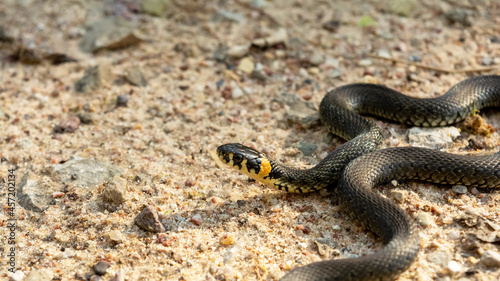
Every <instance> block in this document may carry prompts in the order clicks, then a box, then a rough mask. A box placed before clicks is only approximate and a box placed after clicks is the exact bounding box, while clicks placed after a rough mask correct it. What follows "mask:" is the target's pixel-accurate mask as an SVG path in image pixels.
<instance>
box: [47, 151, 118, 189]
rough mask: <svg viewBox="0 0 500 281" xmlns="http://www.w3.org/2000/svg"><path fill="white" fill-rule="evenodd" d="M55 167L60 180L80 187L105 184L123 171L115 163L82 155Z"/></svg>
mask: <svg viewBox="0 0 500 281" xmlns="http://www.w3.org/2000/svg"><path fill="white" fill-rule="evenodd" d="M53 167H54V172H55V175H56V176H58V177H60V181H62V182H64V183H71V184H74V185H75V186H80V187H91V186H96V185H99V184H103V183H105V182H107V181H109V180H111V179H112V178H113V177H114V176H115V175H118V174H120V173H121V171H120V170H119V169H118V168H117V167H115V166H113V165H110V164H106V163H102V162H99V161H97V160H94V159H88V158H80V157H74V158H73V159H71V160H69V161H67V162H65V163H64V164H57V165H54V166H53Z"/></svg>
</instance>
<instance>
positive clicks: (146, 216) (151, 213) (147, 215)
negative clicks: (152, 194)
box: [134, 205, 165, 232]
mask: <svg viewBox="0 0 500 281" xmlns="http://www.w3.org/2000/svg"><path fill="white" fill-rule="evenodd" d="M134 222H135V224H136V225H137V226H139V227H140V228H142V229H144V230H145V231H150V232H165V226H164V225H163V224H162V223H161V221H160V216H159V215H158V211H157V210H156V208H155V207H154V206H151V205H150V206H147V207H146V208H144V209H143V210H142V212H141V213H140V214H139V215H137V217H135V219H134Z"/></svg>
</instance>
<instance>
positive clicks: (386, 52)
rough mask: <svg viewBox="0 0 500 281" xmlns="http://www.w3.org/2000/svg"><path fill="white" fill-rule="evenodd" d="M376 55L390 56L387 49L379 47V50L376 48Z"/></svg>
mask: <svg viewBox="0 0 500 281" xmlns="http://www.w3.org/2000/svg"><path fill="white" fill-rule="evenodd" d="M377 55H378V56H379V57H383V58H390V57H391V53H390V52H389V50H387V49H380V50H378V51H377Z"/></svg>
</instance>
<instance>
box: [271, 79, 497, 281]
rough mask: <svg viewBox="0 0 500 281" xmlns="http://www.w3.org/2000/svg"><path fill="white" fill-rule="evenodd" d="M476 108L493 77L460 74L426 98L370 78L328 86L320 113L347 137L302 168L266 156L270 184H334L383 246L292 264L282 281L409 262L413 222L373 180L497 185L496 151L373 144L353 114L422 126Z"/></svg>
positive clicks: (372, 129) (347, 275) (366, 276)
mask: <svg viewBox="0 0 500 281" xmlns="http://www.w3.org/2000/svg"><path fill="white" fill-rule="evenodd" d="M484 107H500V76H477V77H472V78H469V79H466V80H464V81H462V82H460V83H458V84H457V85H455V86H453V87H452V88H451V89H450V90H448V92H447V93H446V94H444V95H443V96H440V97H437V98H433V99H417V98H412V97H408V96H405V95H403V94H401V93H399V92H396V91H394V90H391V89H389V88H386V87H384V86H379V85H372V84H352V85H347V86H344V87H340V88H337V89H335V90H333V91H331V92H329V93H328V94H327V95H326V96H325V98H324V99H323V101H322V102H321V104H320V116H321V119H322V121H323V123H324V124H325V125H326V126H327V127H328V128H329V130H330V131H331V132H332V133H333V134H336V135H338V136H340V137H342V138H344V139H346V140H348V141H347V142H346V143H345V144H343V145H341V146H340V147H339V148H337V149H336V150H335V151H333V152H332V153H330V154H329V155H328V156H327V157H326V158H325V159H323V161H321V162H320V163H319V164H318V165H316V166H315V167H313V168H311V169H307V170H297V169H292V168H289V167H285V166H282V165H280V164H278V163H276V162H273V161H272V160H270V161H271V164H272V171H273V172H272V173H271V174H270V176H272V177H273V178H274V179H276V184H275V186H274V187H275V188H279V189H282V190H285V191H288V192H311V191H315V190H318V189H321V188H324V187H326V186H336V187H337V188H338V194H339V201H340V204H341V205H342V207H343V209H344V210H346V211H347V213H348V214H349V215H351V216H352V217H353V218H354V219H356V220H358V221H360V222H361V223H362V224H363V225H365V226H366V227H367V228H369V229H370V230H372V231H373V232H375V233H377V234H378V235H380V236H381V237H382V239H383V240H384V242H385V243H386V246H385V247H384V248H382V249H381V250H379V251H378V252H376V253H375V254H373V255H369V256H363V257H360V258H355V259H342V260H331V261H323V262H317V263H313V264H310V265H306V266H303V267H299V268H296V269H294V270H292V271H291V272H290V273H288V274H287V275H285V276H284V277H283V278H282V280H296V281H299V280H391V279H393V278H394V277H395V276H397V275H399V274H400V273H401V272H403V271H404V270H406V269H407V268H408V267H409V266H410V265H411V263H412V262H413V260H414V259H415V257H416V256H417V254H418V251H419V238H418V233H417V230H416V226H415V224H414V223H413V221H412V220H411V219H410V218H409V216H408V215H407V214H406V213H405V212H404V211H403V210H402V209H400V208H399V207H398V206H397V205H395V204H394V203H392V202H391V201H389V200H387V199H384V198H382V197H380V196H379V195H377V194H376V193H374V192H372V191H371V189H372V187H373V186H375V185H377V184H380V183H382V182H388V181H390V180H393V179H410V180H411V179H415V180H424V181H428V182H432V183H439V184H463V185H467V186H477V187H481V188H486V187H487V188H498V187H500V152H499V153H496V154H494V155H490V156H481V157H467V156H459V155H453V154H449V153H444V152H439V151H435V150H429V149H424V148H411V147H410V148H389V149H383V150H378V149H379V147H380V144H381V142H382V134H381V132H380V129H379V128H378V127H377V126H376V125H375V124H374V123H373V122H371V121H369V120H367V119H365V118H363V117H361V116H360V115H358V114H369V115H377V116H380V117H383V118H386V119H390V120H393V121H396V122H400V123H404V124H408V125H415V126H427V127H429V126H443V125H448V124H453V123H456V122H458V121H461V120H463V119H464V118H465V117H467V116H469V115H471V114H472V113H473V112H474V111H475V110H479V109H481V108H484ZM346 166H347V168H346V169H345V170H344V168H345V167H346Z"/></svg>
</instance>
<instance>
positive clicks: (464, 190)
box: [451, 185, 467, 194]
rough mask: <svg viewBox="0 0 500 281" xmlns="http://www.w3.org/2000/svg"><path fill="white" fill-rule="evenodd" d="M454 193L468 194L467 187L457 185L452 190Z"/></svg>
mask: <svg viewBox="0 0 500 281" xmlns="http://www.w3.org/2000/svg"><path fill="white" fill-rule="evenodd" d="M451 190H453V192H455V193H458V194H464V193H467V186H464V185H455V186H453V187H452V188H451Z"/></svg>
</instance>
